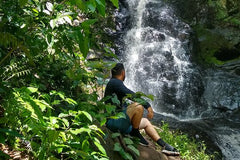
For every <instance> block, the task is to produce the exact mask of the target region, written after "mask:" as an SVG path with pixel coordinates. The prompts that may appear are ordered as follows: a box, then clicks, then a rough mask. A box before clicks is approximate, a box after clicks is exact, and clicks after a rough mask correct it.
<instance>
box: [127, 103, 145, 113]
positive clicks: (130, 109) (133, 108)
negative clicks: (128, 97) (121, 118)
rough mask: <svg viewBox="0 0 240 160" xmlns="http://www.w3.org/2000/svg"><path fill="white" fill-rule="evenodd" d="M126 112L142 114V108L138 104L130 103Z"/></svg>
mask: <svg viewBox="0 0 240 160" xmlns="http://www.w3.org/2000/svg"><path fill="white" fill-rule="evenodd" d="M127 112H131V113H132V112H137V113H143V112H144V107H143V106H142V105H141V104H139V103H136V102H135V103H132V104H130V105H129V106H128V107H127Z"/></svg>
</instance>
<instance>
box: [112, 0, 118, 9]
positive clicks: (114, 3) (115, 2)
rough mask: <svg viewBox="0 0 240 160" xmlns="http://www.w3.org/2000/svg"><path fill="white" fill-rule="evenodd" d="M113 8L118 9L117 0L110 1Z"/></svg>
mask: <svg viewBox="0 0 240 160" xmlns="http://www.w3.org/2000/svg"><path fill="white" fill-rule="evenodd" d="M110 1H111V2H112V4H113V5H114V6H115V7H117V8H118V7H119V5H118V0H110Z"/></svg>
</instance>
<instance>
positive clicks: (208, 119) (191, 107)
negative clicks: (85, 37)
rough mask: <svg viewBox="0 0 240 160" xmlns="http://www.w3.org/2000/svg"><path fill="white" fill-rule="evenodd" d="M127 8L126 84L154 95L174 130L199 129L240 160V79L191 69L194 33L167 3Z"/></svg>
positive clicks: (145, 0) (137, 1) (143, 1)
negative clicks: (129, 21) (175, 128)
mask: <svg viewBox="0 0 240 160" xmlns="http://www.w3.org/2000/svg"><path fill="white" fill-rule="evenodd" d="M125 2H126V3H127V4H128V10H129V12H130V13H128V14H127V15H120V17H124V16H126V17H128V15H131V16H130V18H129V17H128V19H130V20H131V24H128V27H127V29H128V30H127V31H126V32H124V33H125V34H124V36H123V37H121V40H120V42H122V40H124V43H125V44H124V45H123V46H121V47H122V48H124V49H122V48H121V50H120V52H121V55H122V57H121V60H122V61H123V62H124V65H125V68H126V72H127V73H126V81H125V84H126V85H127V86H128V87H129V88H131V89H132V90H133V91H142V92H144V93H146V94H152V95H154V96H155V100H154V101H153V102H152V103H151V104H152V107H153V108H154V111H155V112H157V113H160V114H162V115H163V116H160V117H164V118H165V117H167V116H168V118H167V119H168V121H170V124H171V125H176V124H177V128H180V127H181V125H183V127H182V128H181V129H186V128H187V130H193V128H192V125H193V126H195V130H196V131H200V132H201V133H206V134H207V135H208V136H207V137H210V141H211V142H212V143H214V144H215V145H217V146H218V147H219V149H221V152H222V154H223V157H224V159H227V160H233V159H234V160H235V159H236V160H237V159H239V156H240V153H239V149H240V146H239V144H240V139H239V133H240V130H239V128H240V120H239V115H240V109H239V108H240V105H239V104H240V91H239V87H240V84H239V76H238V75H232V74H231V73H226V71H223V70H217V69H209V70H205V71H202V70H201V68H198V67H197V65H194V64H193V63H191V61H190V59H191V57H190V55H191V54H192V53H193V52H192V46H191V40H190V37H191V36H190V34H189V33H191V29H190V27H189V26H188V25H187V24H185V23H183V22H181V20H180V19H179V18H178V17H177V16H175V15H174V11H173V10H172V9H171V7H169V6H168V5H166V4H165V3H164V2H162V0H126V1H125ZM124 13H126V11H125V12H124ZM120 19H121V18H120ZM125 22H126V20H125ZM129 25H130V27H129ZM120 26H121V25H120ZM120 28H121V27H120ZM225 110H226V111H227V112H225ZM158 115H159V114H156V116H155V118H156V117H159V116H158ZM169 116H172V117H173V118H169ZM156 119H157V118H156ZM176 119H177V120H179V121H176ZM157 121H158V122H160V121H161V119H160V120H158V119H157ZM184 121H187V122H184ZM184 123H187V125H184ZM189 124H192V125H190V126H189ZM188 127H189V128H188ZM201 133H200V134H201ZM207 140H208V141H209V139H207ZM211 142H210V143H211Z"/></svg>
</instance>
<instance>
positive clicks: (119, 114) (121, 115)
mask: <svg viewBox="0 0 240 160" xmlns="http://www.w3.org/2000/svg"><path fill="white" fill-rule="evenodd" d="M116 117H118V118H126V115H125V114H124V113H123V112H119V113H117V114H116Z"/></svg>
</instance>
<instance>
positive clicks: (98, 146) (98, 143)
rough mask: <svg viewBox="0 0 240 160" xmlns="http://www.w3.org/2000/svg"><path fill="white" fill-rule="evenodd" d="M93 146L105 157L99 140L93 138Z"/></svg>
mask: <svg viewBox="0 0 240 160" xmlns="http://www.w3.org/2000/svg"><path fill="white" fill-rule="evenodd" d="M94 140H95V141H94V144H95V145H96V146H97V148H98V149H99V151H100V152H102V154H104V155H107V153H106V151H105V149H104V148H103V146H102V145H101V144H100V142H99V140H98V139H97V138H94Z"/></svg>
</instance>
